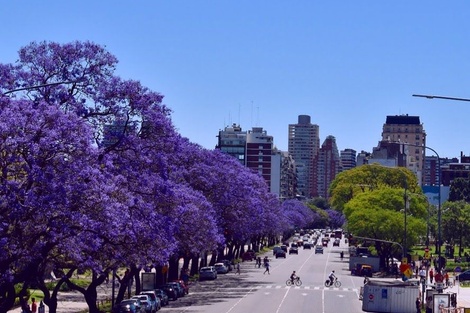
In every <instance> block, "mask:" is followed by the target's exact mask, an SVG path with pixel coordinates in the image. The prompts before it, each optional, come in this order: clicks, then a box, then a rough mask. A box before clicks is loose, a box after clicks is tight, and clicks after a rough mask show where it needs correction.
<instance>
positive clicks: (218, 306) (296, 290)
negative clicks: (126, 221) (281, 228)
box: [10, 240, 470, 313]
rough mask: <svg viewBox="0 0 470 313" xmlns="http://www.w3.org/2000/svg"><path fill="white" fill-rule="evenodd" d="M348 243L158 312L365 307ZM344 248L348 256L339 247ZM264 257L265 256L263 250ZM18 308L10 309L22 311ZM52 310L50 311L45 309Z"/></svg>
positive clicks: (228, 279) (252, 271) (463, 293)
mask: <svg viewBox="0 0 470 313" xmlns="http://www.w3.org/2000/svg"><path fill="white" fill-rule="evenodd" d="M347 248H348V245H347V244H345V243H344V240H342V241H341V244H340V247H333V246H332V243H331V242H330V245H329V246H328V247H327V248H325V249H324V254H315V251H314V249H311V250H303V249H302V248H300V249H299V254H298V255H287V257H286V259H276V258H274V257H273V256H272V253H267V254H265V255H267V256H268V257H269V258H270V264H271V269H270V274H269V275H268V274H263V272H264V268H257V267H255V262H254V261H252V262H243V263H242V264H241V274H240V275H238V274H234V271H232V272H230V273H228V274H225V275H218V278H217V279H216V280H214V281H202V282H196V283H193V284H192V285H191V286H190V294H189V295H187V296H185V297H183V298H180V299H178V300H176V301H171V302H170V305H169V306H166V307H163V308H162V310H161V311H159V312H165V313H196V312H207V313H238V312H240V313H242V312H243V313H245V312H259V313H263V312H273V313H283V312H286V313H287V312H288V313H291V312H315V313H330V312H331V313H333V312H335V313H336V312H345V313H347V312H351V313H356V312H362V302H361V301H360V300H359V293H360V288H361V287H362V286H363V278H361V277H355V276H351V275H350V272H349V270H348V263H347V262H348V253H347ZM341 251H343V252H344V256H345V257H344V260H341V259H340V252H341ZM263 257H264V255H263ZM332 269H334V270H335V272H336V274H337V276H338V278H339V280H340V281H341V283H342V285H341V287H340V288H327V287H324V281H325V280H326V276H327V275H328V273H329V272H330V271H331V270H332ZM293 270H295V271H296V272H297V274H298V275H299V276H300V278H301V280H302V282H303V284H302V286H300V287H287V286H286V284H285V282H286V280H287V279H288V278H289V276H290V274H291V272H292V271H293ZM110 291H111V288H105V287H103V290H100V292H99V293H100V295H102V297H110ZM446 291H447V292H453V293H457V300H458V306H459V307H466V308H469V307H470V288H461V287H459V286H458V285H457V286H454V287H453V288H452V289H449V290H446ZM73 296H74V295H73V294H67V295H59V297H60V299H62V300H63V301H60V302H59V307H58V313H63V312H69V313H70V312H80V311H82V312H83V310H84V309H86V308H87V306H86V304H85V303H84V302H83V298H82V297H81V295H79V294H76V295H75V298H74V297H73ZM20 311H21V310H19V309H18V308H17V309H15V310H12V311H10V312H15V313H19V312H20ZM46 312H47V310H46Z"/></svg>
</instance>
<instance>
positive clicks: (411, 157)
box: [382, 114, 426, 184]
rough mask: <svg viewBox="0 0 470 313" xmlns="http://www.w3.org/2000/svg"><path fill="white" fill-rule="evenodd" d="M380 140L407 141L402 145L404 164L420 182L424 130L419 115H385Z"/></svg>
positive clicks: (424, 137) (423, 153) (421, 179)
mask: <svg viewBox="0 0 470 313" xmlns="http://www.w3.org/2000/svg"><path fill="white" fill-rule="evenodd" d="M382 141H388V142H392V143H398V142H400V143H407V144H409V145H403V150H404V152H405V154H406V164H407V165H406V166H407V167H408V168H409V169H410V170H412V171H413V172H415V174H416V175H417V176H418V179H419V181H420V182H421V184H422V183H423V169H424V159H425V155H426V153H425V148H424V147H425V146H426V132H425V131H424V128H423V124H421V122H420V120H419V116H409V115H408V114H406V115H394V116H387V119H386V122H385V124H384V125H383V130H382Z"/></svg>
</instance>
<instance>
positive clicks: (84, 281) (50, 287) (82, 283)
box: [46, 278, 90, 291]
mask: <svg viewBox="0 0 470 313" xmlns="http://www.w3.org/2000/svg"><path fill="white" fill-rule="evenodd" d="M70 281H71V282H73V283H74V284H75V285H77V286H80V287H83V288H87V287H88V285H89V284H90V279H86V278H71V279H70ZM55 286H57V282H55V281H50V282H47V283H46V287H47V289H48V290H54V288H55ZM59 291H71V289H70V287H69V286H68V285H67V284H66V283H63V284H62V285H60V289H59Z"/></svg>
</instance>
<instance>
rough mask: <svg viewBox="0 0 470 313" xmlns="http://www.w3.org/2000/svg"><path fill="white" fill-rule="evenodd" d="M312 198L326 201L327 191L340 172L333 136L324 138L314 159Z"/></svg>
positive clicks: (339, 162)
mask: <svg viewBox="0 0 470 313" xmlns="http://www.w3.org/2000/svg"><path fill="white" fill-rule="evenodd" d="M313 164H314V174H313V175H314V181H313V188H314V196H315V197H323V198H326V199H328V197H329V194H328V189H329V188H330V184H331V182H332V181H333V180H334V179H335V177H336V175H338V173H340V172H341V161H340V158H339V153H338V147H337V146H336V139H335V137H333V136H328V137H326V139H325V141H324V142H323V144H322V146H321V148H320V150H319V151H318V153H317V155H316V157H315V158H314V163H313Z"/></svg>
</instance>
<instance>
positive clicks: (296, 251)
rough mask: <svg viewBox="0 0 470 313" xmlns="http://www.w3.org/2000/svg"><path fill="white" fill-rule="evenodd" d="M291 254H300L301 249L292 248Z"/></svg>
mask: <svg viewBox="0 0 470 313" xmlns="http://www.w3.org/2000/svg"><path fill="white" fill-rule="evenodd" d="M289 254H299V248H297V247H290V249H289Z"/></svg>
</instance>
